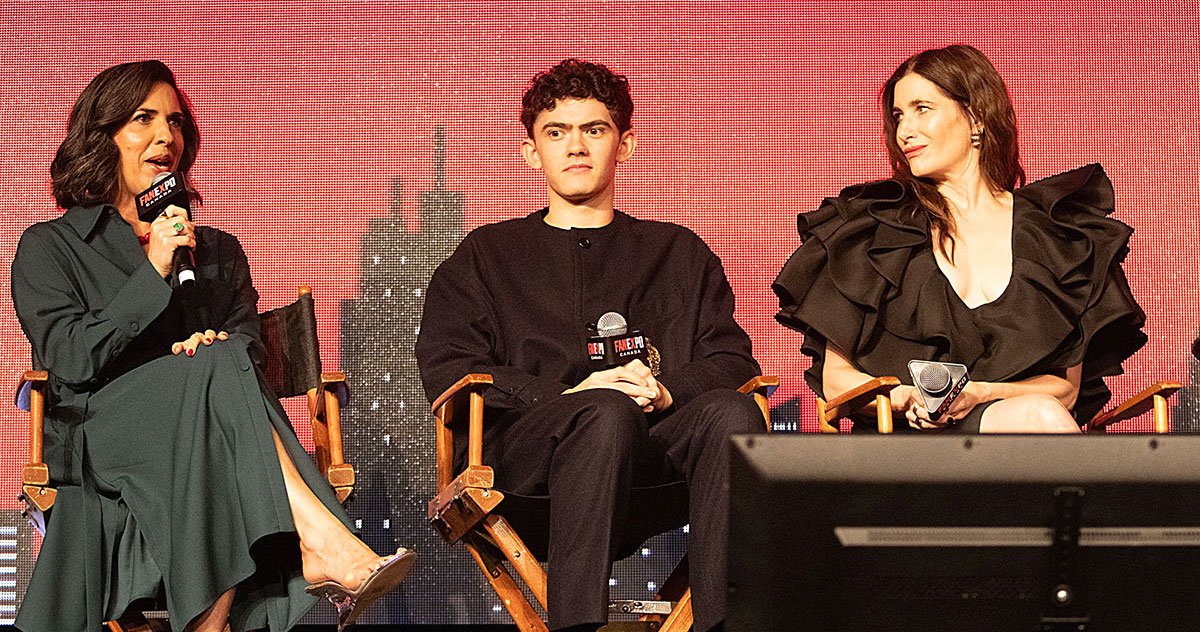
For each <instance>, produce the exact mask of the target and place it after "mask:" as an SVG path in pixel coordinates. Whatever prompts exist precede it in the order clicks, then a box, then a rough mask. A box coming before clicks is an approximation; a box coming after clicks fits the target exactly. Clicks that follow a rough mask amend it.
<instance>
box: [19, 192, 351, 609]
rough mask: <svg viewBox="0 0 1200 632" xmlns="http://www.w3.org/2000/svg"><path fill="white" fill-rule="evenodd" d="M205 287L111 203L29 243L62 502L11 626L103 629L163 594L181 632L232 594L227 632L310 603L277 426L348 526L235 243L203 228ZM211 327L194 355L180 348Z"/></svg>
mask: <svg viewBox="0 0 1200 632" xmlns="http://www.w3.org/2000/svg"><path fill="white" fill-rule="evenodd" d="M197 242H198V243H197V248H196V253H195V256H196V271H197V277H198V280H197V281H196V283H195V286H194V290H195V291H194V292H188V291H187V290H185V289H181V288H173V287H172V285H171V284H170V283H169V282H168V281H164V280H163V279H162V278H161V277H160V276H159V275H158V273H157V272H155V270H154V268H153V267H152V266H151V265H150V262H149V260H148V259H147V258H146V255H145V252H144V251H143V250H142V248H141V246H140V245H139V244H138V242H137V237H136V236H135V235H134V233H133V230H132V229H131V228H130V226H129V224H127V223H126V222H125V221H124V220H123V219H122V218H121V217H120V215H119V214H118V213H117V211H116V209H115V208H113V207H112V206H108V205H105V206H99V207H91V208H73V209H71V210H70V211H67V212H66V213H65V214H63V216H62V217H60V218H58V219H55V220H52V221H49V222H44V223H40V224H36V225H34V226H32V227H30V228H29V229H28V230H26V231H25V233H24V235H22V237H21V242H20V244H19V245H18V247H17V252H16V256H15V257H14V260H13V269H12V296H13V302H14V304H15V307H16V311H17V316H18V318H19V319H20V321H21V326H22V328H23V329H24V331H25V335H26V336H27V337H28V338H29V341H30V343H31V344H32V346H33V354H34V364H35V365H36V366H39V367H40V368H44V369H45V370H47V371H49V372H50V386H51V397H50V402H49V404H50V407H49V409H48V412H47V415H46V432H45V444H46V462H47V464H48V465H49V466H50V471H51V477H52V479H54V482H55V484H56V485H57V487H58V490H59V495H58V500H57V502H56V503H55V505H54V508H53V512H52V514H51V516H50V519H49V523H48V525H47V533H46V537H45V540H44V542H43V544H42V549H41V553H40V554H39V556H38V560H37V566H36V567H35V569H34V573H33V579H32V581H31V582H30V585H29V590H28V592H27V593H26V595H25V600H24V602H23V603H22V604H21V610H20V612H19V613H18V615H17V620H16V624H17V627H19V628H20V629H21V630H24V631H26V632H66V631H71V630H80V631H82V630H87V631H88V632H93V631H95V630H98V629H99V628H100V626H101V622H102V621H103V620H106V619H113V618H116V617H118V616H119V615H121V614H122V613H123V612H124V610H125V609H126V607H127V606H128V605H129V604H130V603H132V602H134V601H135V600H138V599H142V598H146V597H154V596H161V597H165V599H166V603H167V609H168V611H169V614H170V617H171V626H172V628H173V629H174V630H177V631H178V630H183V627H184V625H186V624H187V622H188V621H190V620H191V619H193V618H195V617H196V616H197V615H199V614H200V613H201V612H203V611H204V610H205V609H206V608H208V607H209V606H210V605H211V604H212V603H213V602H214V601H215V600H216V598H217V597H218V596H220V595H221V594H222V593H224V592H225V591H226V590H228V589H229V588H230V587H233V586H237V592H236V597H235V600H234V604H233V609H232V612H231V614H230V619H229V621H230V624H231V626H232V630H234V631H235V632H236V631H239V630H247V629H261V628H269V629H270V630H286V629H288V628H290V627H292V626H293V625H294V624H295V623H296V622H297V621H298V620H299V619H300V617H301V616H302V615H303V614H304V613H305V612H306V611H308V609H309V608H311V607H312V606H313V605H314V604H315V602H316V600H315V598H314V597H311V596H308V595H306V594H304V587H305V585H306V584H305V581H304V578H303V576H302V575H301V572H300V555H299V548H298V539H297V537H296V535H295V527H294V525H293V523H292V517H291V510H290V508H289V505H288V499H287V493H286V490H285V488H284V483H283V474H282V472H281V469H280V465H279V459H278V457H277V455H276V452H275V444H274V441H273V439H272V437H271V428H272V427H274V428H275V430H276V432H277V433H278V434H279V437H280V438H281V439H282V440H283V443H284V445H285V446H286V447H287V450H288V452H289V454H290V455H291V458H292V461H293V463H295V465H296V468H297V469H298V470H299V471H300V473H301V474H302V475H303V476H304V479H305V480H306V481H307V482H308V484H309V486H310V487H311V488H312V490H313V491H314V492H315V493H316V495H317V497H318V498H320V499H321V501H322V502H323V503H324V504H325V505H326V506H327V507H329V509H330V511H332V512H333V514H334V515H335V516H337V517H338V518H339V519H340V520H342V521H343V522H345V523H347V524H348V523H349V518H348V517H347V516H346V514H345V512H343V511H342V508H341V506H340V505H339V504H338V502H337V499H336V497H335V496H334V494H333V492H332V490H331V489H330V488H329V485H328V484H327V483H326V482H325V481H324V479H323V478H322V477H321V476H320V474H319V473H318V472H317V470H316V467H315V466H314V465H313V464H312V461H311V460H310V458H309V457H308V455H307V454H305V452H304V449H303V448H302V447H301V446H300V443H299V441H297V439H296V435H295V433H294V431H293V430H292V428H291V426H290V424H289V423H288V421H287V416H286V415H285V413H284V412H283V409H282V408H281V407H280V406H279V401H278V399H277V398H276V397H275V396H274V395H273V394H272V393H271V391H270V388H269V387H267V386H266V382H265V380H264V378H263V377H262V374H261V372H260V371H259V369H258V367H257V363H258V362H259V361H260V360H261V358H262V357H263V347H262V342H261V339H260V335H259V322H258V313H257V302H258V293H257V292H256V291H255V290H254V287H253V285H251V281H250V270H249V265H248V263H247V261H246V255H245V253H244V252H243V251H242V248H241V246H240V245H239V244H238V242H237V240H236V239H235V238H234V237H232V236H231V235H228V234H226V233H223V232H221V231H219V230H215V229H211V228H205V227H200V228H198V229H197ZM208 328H211V329H213V330H216V331H222V330H223V331H226V332H228V333H229V335H230V337H229V340H226V341H216V342H214V343H213V344H212V346H204V345H201V346H200V348H199V349H198V350H197V352H196V355H195V356H194V357H188V356H186V355H183V354H181V355H172V354H171V352H170V347H171V343H173V342H176V341H180V340H184V339H186V338H187V337H188V336H190V335H191V334H192V333H193V332H196V331H203V330H205V329H208Z"/></svg>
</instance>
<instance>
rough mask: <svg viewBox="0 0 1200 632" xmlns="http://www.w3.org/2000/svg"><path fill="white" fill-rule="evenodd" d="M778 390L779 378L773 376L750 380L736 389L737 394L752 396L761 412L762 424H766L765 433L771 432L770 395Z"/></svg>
mask: <svg viewBox="0 0 1200 632" xmlns="http://www.w3.org/2000/svg"><path fill="white" fill-rule="evenodd" d="M777 388H779V378H778V377H776V376H774V375H759V376H755V377H752V378H750V380H749V381H748V382H746V383H745V384H742V385H741V386H739V387H738V392H739V393H749V394H753V395H754V403H755V404H758V409H759V410H760V411H762V415H763V423H765V424H766V427H767V432H770V431H771V402H770V397H771V394H772V393H774V392H775V389H777Z"/></svg>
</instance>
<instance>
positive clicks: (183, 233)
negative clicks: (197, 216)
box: [146, 205, 196, 283]
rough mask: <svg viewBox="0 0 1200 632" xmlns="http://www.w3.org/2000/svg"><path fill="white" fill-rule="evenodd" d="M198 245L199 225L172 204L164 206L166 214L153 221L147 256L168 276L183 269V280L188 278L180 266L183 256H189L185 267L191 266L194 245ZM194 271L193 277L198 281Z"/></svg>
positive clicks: (182, 281)
mask: <svg viewBox="0 0 1200 632" xmlns="http://www.w3.org/2000/svg"><path fill="white" fill-rule="evenodd" d="M195 247H196V227H195V225H194V224H192V222H191V220H189V219H188V217H187V211H185V210H184V209H181V208H179V207H178V206H175V205H171V206H168V207H167V208H165V209H163V211H162V214H161V215H159V216H157V217H155V218H154V221H152V222H150V249H149V252H147V253H146V256H147V257H149V259H150V264H151V265H153V266H154V269H155V270H157V271H158V274H159V276H161V277H163V278H164V279H165V278H167V277H168V276H170V274H171V273H172V272H176V271H180V279H179V280H180V283H184V282H186V281H185V280H184V278H183V277H184V276H185V274H184V272H183V271H182V269H181V267H180V265H179V264H180V263H181V261H180V260H181V259H185V260H186V262H184V264H183V265H184V267H187V266H190V265H191V253H190V252H189V251H190V250H191V249H192V248H195ZM195 278H196V276H195V273H194V272H193V273H192V276H191V280H195Z"/></svg>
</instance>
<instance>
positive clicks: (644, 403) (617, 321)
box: [563, 312, 674, 412]
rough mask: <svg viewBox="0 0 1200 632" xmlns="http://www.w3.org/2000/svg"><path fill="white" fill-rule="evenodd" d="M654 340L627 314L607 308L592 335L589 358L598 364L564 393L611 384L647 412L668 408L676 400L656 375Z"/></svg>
mask: <svg viewBox="0 0 1200 632" xmlns="http://www.w3.org/2000/svg"><path fill="white" fill-rule="evenodd" d="M649 348H650V344H649V342H648V341H647V340H646V338H645V336H643V335H642V333H641V332H640V331H638V330H636V329H630V328H629V325H628V324H627V323H626V321H625V317H624V316H621V315H620V314H618V313H617V312H607V313H605V314H604V315H603V316H601V317H600V318H599V320H597V321H596V335H594V336H591V337H590V338H588V342H587V352H588V359H589V361H590V362H591V363H592V365H593V366H595V367H596V368H597V370H596V371H594V372H593V373H592V374H591V375H589V376H587V378H585V379H584V380H583V381H582V382H580V383H579V384H578V385H577V386H574V387H572V388H569V389H567V390H565V391H563V392H564V393H575V392H578V391H584V390H588V389H593V388H609V389H613V390H616V391H620V392H622V393H625V394H626V395H628V396H629V397H631V398H632V399H633V401H634V402H635V403H637V405H638V406H641V407H642V410H643V411H645V412H653V411H655V410H665V409H667V408H670V407H671V404H672V403H673V402H674V400H673V398H672V397H671V393H670V392H669V391H668V390H667V388H666V387H665V386H663V385H662V384H659V383H658V381H657V380H655V379H654V372H653V371H651V370H650V367H649V366H648V364H649V362H650V352H649Z"/></svg>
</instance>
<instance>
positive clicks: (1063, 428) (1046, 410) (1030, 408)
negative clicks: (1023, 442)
mask: <svg viewBox="0 0 1200 632" xmlns="http://www.w3.org/2000/svg"><path fill="white" fill-rule="evenodd" d="M979 432H980V433H989V432H992V433H1005V432H1008V433H1058V434H1078V433H1079V424H1078V423H1076V422H1075V418H1074V417H1072V416H1071V413H1070V412H1069V411H1068V410H1067V408H1066V407H1065V406H1063V405H1062V403H1061V402H1059V401H1058V400H1057V399H1055V398H1053V397H1051V396H1049V395H1022V396H1020V397H1013V398H1010V399H1004V400H1000V401H998V402H996V403H995V404H992V405H991V406H989V407H988V409H987V410H985V411H984V412H983V418H982V419H980V421H979Z"/></svg>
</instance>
